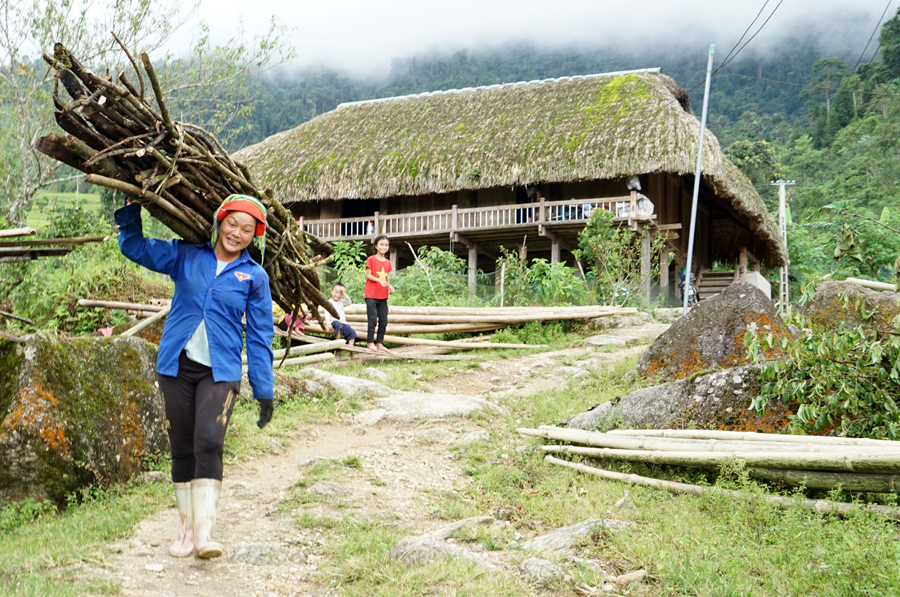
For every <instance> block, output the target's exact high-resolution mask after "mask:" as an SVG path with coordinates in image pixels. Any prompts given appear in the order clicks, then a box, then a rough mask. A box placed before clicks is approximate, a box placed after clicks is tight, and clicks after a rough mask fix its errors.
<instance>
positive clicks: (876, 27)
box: [850, 0, 892, 73]
mask: <svg viewBox="0 0 900 597" xmlns="http://www.w3.org/2000/svg"><path fill="white" fill-rule="evenodd" d="M891 1H892V0H888V3H887V5H886V6H885V7H884V12H882V13H881V18H880V19H878V22H877V23H875V29H874V31H872V35H870V36H869V41H868V42H867V43H866V47H865V48H863V51H862V53H861V54H860V55H859V59H858V60H857V61H856V64H855V65H853V68H852V69H851V70H850V72H851V73H853V72H854V71H856V67H857V66H859V63H860V62H862V59H863V56H865V55H866V50H868V49H869V45H870V44H871V43H872V40H873V39H874V38H875V34H876V33H878V29H879V28H881V22H882V21H883V20H884V15H886V14H887V11H888V8H890V7H891ZM878 47H879V48H881V45H879V46H878ZM875 53H876V54H877V53H878V50H875ZM873 58H874V55H873Z"/></svg>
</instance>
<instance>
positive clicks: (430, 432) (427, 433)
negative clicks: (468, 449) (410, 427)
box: [416, 427, 453, 444]
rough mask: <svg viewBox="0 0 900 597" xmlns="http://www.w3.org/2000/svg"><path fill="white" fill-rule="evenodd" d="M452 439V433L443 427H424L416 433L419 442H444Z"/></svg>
mask: <svg viewBox="0 0 900 597" xmlns="http://www.w3.org/2000/svg"><path fill="white" fill-rule="evenodd" d="M452 439H453V433H452V432H451V431H450V430H449V429H445V428H444V427H432V428H431V429H424V430H422V431H420V432H418V433H417V434H416V440H417V441H420V442H427V443H435V444H445V443H449V442H450V441H451V440H452Z"/></svg>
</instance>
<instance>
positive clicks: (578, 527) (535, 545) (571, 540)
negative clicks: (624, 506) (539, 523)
mask: <svg viewBox="0 0 900 597" xmlns="http://www.w3.org/2000/svg"><path fill="white" fill-rule="evenodd" d="M626 526H628V523H626V522H622V521H621V520H614V519H604V518H589V519H587V520H583V521H581V522H579V523H576V524H572V525H569V526H566V527H562V528H559V529H556V530H554V531H551V532H549V533H547V534H546V535H541V536H540V537H535V538H534V539H532V540H530V541H527V542H526V543H525V545H524V547H525V549H529V550H532V551H568V550H572V549H575V548H576V547H578V544H579V542H581V541H582V540H583V539H584V538H585V537H589V536H590V534H591V533H592V532H593V530H594V529H596V528H597V527H606V528H607V529H610V530H612V531H619V530H621V529H624V528H625V527H626Z"/></svg>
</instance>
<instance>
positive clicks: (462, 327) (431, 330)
mask: <svg viewBox="0 0 900 597" xmlns="http://www.w3.org/2000/svg"><path fill="white" fill-rule="evenodd" d="M505 327H506V326H505V325H504V324H502V323H482V324H464V323H445V324H437V325H393V324H391V323H388V325H387V331H388V332H390V333H391V334H393V335H403V334H412V335H415V334H447V333H457V332H459V333H462V332H484V331H488V330H497V329H501V328H505ZM306 329H307V330H308V331H309V332H310V333H313V334H329V335H330V334H331V333H332V332H331V330H328V331H325V330H324V329H322V327H321V326H319V325H318V324H315V323H308V324H306ZM354 329H356V328H354ZM356 334H357V335H358V336H359V337H360V338H362V339H363V340H366V339H368V335H367V331H366V330H364V329H356Z"/></svg>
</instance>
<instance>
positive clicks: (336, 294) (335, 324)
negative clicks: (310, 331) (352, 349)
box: [325, 282, 357, 346]
mask: <svg viewBox="0 0 900 597" xmlns="http://www.w3.org/2000/svg"><path fill="white" fill-rule="evenodd" d="M328 302H329V303H331V304H332V305H333V306H334V310H335V311H337V313H338V315H339V316H340V317H339V318H338V319H335V318H334V317H332V315H331V313H329V312H328V311H325V325H326V326H331V329H333V330H334V339H335V340H338V339H340V337H341V334H343V336H344V337H345V338H346V339H347V344H349V345H350V346H353V345H354V344H355V343H356V338H357V336H356V331H355V330H354V329H353V328H352V327H350V324H348V323H347V314H346V313H345V312H344V307H346V306H347V305H351V304H353V301H351V300H350V297H349V296H347V289H346V288H344V285H343V284H341V283H340V282H336V283H335V284H334V285H333V286H332V287H331V298H330V299H329V300H328Z"/></svg>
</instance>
